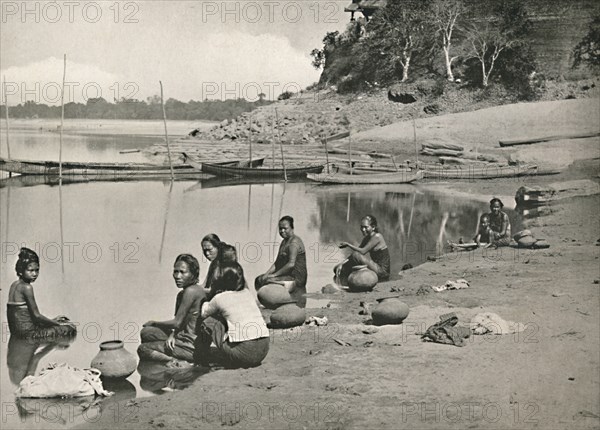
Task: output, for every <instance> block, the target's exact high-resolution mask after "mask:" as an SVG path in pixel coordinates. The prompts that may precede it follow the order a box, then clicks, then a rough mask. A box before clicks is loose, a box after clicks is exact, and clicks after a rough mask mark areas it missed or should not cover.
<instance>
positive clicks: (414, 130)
mask: <svg viewBox="0 0 600 430" xmlns="http://www.w3.org/2000/svg"><path fill="white" fill-rule="evenodd" d="M412 123H413V139H414V141H415V157H416V160H417V161H416V164H417V169H418V168H419V148H418V147H417V123H416V121H415V119H414V118H413V121H412Z"/></svg>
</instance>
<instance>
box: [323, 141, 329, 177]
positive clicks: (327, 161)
mask: <svg viewBox="0 0 600 430" xmlns="http://www.w3.org/2000/svg"><path fill="white" fill-rule="evenodd" d="M323 141H324V142H325V162H326V163H327V164H326V166H327V173H328V174H329V152H328V150H327V138H325V139H324V140H323Z"/></svg>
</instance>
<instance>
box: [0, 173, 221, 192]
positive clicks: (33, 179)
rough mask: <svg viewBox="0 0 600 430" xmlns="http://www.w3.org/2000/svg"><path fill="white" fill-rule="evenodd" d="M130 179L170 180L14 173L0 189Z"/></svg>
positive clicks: (146, 177)
mask: <svg viewBox="0 0 600 430" xmlns="http://www.w3.org/2000/svg"><path fill="white" fill-rule="evenodd" d="M209 178H214V176H212V175H207V174H206V173H189V174H184V173H181V174H176V175H175V180H176V181H196V182H198V181H201V180H205V179H209ZM131 181H147V182H150V181H162V182H165V183H169V182H171V177H170V175H165V174H160V175H153V174H145V173H144V172H139V173H135V174H133V175H125V174H119V175H117V176H112V175H97V176H95V175H91V174H87V175H66V176H64V177H63V178H62V179H61V178H59V177H58V175H15V176H12V177H9V178H2V179H0V189H1V188H6V187H32V186H38V185H48V186H51V187H52V186H56V185H63V186H65V185H70V184H81V183H88V182H131Z"/></svg>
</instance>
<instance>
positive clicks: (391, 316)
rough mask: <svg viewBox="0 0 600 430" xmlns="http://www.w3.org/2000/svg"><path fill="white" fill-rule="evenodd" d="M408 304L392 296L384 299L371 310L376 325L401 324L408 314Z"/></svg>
mask: <svg viewBox="0 0 600 430" xmlns="http://www.w3.org/2000/svg"><path fill="white" fill-rule="evenodd" d="M408 312H409V309H408V305H407V304H406V303H404V302H401V301H400V299H397V298H395V297H390V298H386V299H382V300H380V301H379V303H378V304H377V305H376V306H375V307H374V308H373V309H372V310H371V317H372V318H373V323H374V324H376V325H384V324H400V323H401V322H402V321H404V319H406V317H407V316H408Z"/></svg>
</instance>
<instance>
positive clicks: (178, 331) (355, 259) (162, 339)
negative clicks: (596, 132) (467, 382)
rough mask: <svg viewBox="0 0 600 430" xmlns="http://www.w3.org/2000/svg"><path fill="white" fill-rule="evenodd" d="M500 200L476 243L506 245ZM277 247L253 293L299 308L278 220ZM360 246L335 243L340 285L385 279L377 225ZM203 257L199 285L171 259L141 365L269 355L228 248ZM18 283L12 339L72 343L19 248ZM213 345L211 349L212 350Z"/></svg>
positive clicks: (206, 247) (295, 271) (290, 242)
mask: <svg viewBox="0 0 600 430" xmlns="http://www.w3.org/2000/svg"><path fill="white" fill-rule="evenodd" d="M503 206H504V205H503V204H502V201H500V199H497V198H494V199H492V200H491V201H490V213H489V214H486V215H484V216H482V217H481V220H480V226H479V231H478V234H477V237H476V238H475V240H476V242H477V245H478V246H479V245H480V243H481V242H485V243H488V244H493V245H496V246H504V245H508V244H509V243H510V237H511V231H510V221H509V219H508V216H507V214H506V213H504V212H503V211H502V208H503ZM278 228H279V235H280V236H281V238H282V242H281V244H280V247H279V251H278V254H277V258H276V260H275V262H274V263H273V264H272V265H271V267H270V268H269V269H268V270H267V271H266V272H265V273H263V274H261V275H259V276H258V277H256V279H255V281H254V286H255V289H256V290H259V289H260V288H262V287H263V286H264V285H267V284H272V283H276V284H277V283H278V284H281V285H284V286H285V287H286V288H287V289H288V291H289V292H290V295H291V296H292V298H293V299H294V300H296V302H297V304H298V305H299V306H300V307H304V306H305V304H306V282H307V278H308V272H307V265H306V249H305V246H304V243H303V242H302V239H301V238H300V237H298V236H296V235H295V233H294V219H293V218H292V217H291V216H284V217H282V218H281V219H280V220H279V224H278ZM360 229H361V233H362V235H363V240H362V242H361V243H360V244H359V245H358V246H356V245H353V244H350V243H348V242H341V243H340V244H339V247H340V248H348V249H350V250H351V251H352V252H351V253H350V255H349V256H348V257H347V258H346V259H345V260H344V261H342V262H341V263H339V264H337V265H336V266H335V268H334V273H335V277H334V278H335V279H336V281H338V283H339V284H340V285H346V283H347V278H348V275H349V274H350V273H351V272H352V268H353V267H354V266H360V265H366V266H367V267H368V268H369V269H370V270H372V271H373V272H375V273H376V274H377V277H378V279H379V281H386V280H388V279H389V278H390V254H389V251H388V247H387V244H386V241H385V239H384V238H383V236H382V234H381V233H380V232H379V230H378V225H377V219H376V218H375V217H374V216H373V215H366V216H365V217H363V218H362V220H361V225H360ZM202 252H203V254H204V255H205V257H206V258H207V259H208V260H209V261H210V265H209V268H208V272H207V275H206V277H205V280H204V281H203V283H202V284H200V281H199V279H200V264H199V262H198V260H197V259H196V258H195V257H194V256H193V255H190V254H181V255H179V256H177V258H176V259H175V263H174V266H173V279H174V280H175V284H176V286H177V287H178V288H180V289H181V291H180V292H179V293H178V294H177V299H176V303H175V316H174V317H173V318H171V319H169V320H166V321H154V320H151V321H147V322H146V323H145V324H144V325H143V329H142V330H141V333H140V336H141V342H142V343H141V345H140V346H139V348H138V354H139V356H140V358H141V359H148V360H153V361H158V362H164V363H166V364H169V365H172V366H174V367H180V366H181V365H183V363H186V362H187V363H194V364H196V365H199V366H209V365H210V364H211V363H218V364H221V365H224V366H226V367H244V368H246V367H254V366H258V365H259V364H260V363H261V362H262V361H263V359H264V358H265V357H266V355H267V353H268V351H269V330H268V329H267V325H266V324H265V321H264V319H263V317H262V314H261V311H260V309H259V307H258V304H257V302H256V299H255V296H254V295H253V294H252V292H251V291H250V289H249V287H248V283H247V282H246V279H245V277H244V270H243V268H242V266H241V265H240V264H239V262H238V258H237V253H236V249H235V247H234V246H232V245H229V244H227V243H225V242H222V241H221V240H220V239H219V237H218V236H217V235H216V234H209V235H207V236H205V237H204V238H203V239H202ZM15 269H16V272H17V275H18V276H19V279H18V280H17V281H15V282H14V283H13V284H12V285H11V287H10V291H9V297H8V303H7V317H8V325H9V329H10V332H11V335H13V336H15V337H18V338H24V339H25V338H26V339H40V340H43V339H48V338H55V339H56V338H61V337H70V336H71V337H72V336H74V335H75V334H76V327H75V325H74V324H73V323H72V322H71V321H70V320H69V319H68V318H67V317H65V316H58V317H56V318H48V317H46V316H44V315H43V314H42V313H41V312H40V311H39V309H38V306H37V303H36V301H35V297H34V291H33V286H32V284H33V283H34V282H35V280H36V279H37V277H38V275H39V257H38V255H37V254H36V253H35V252H34V251H32V250H30V249H28V248H22V249H21V251H20V253H19V259H18V261H17V264H16V267H15ZM212 345H214V346H215V347H216V348H211V346H212Z"/></svg>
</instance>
